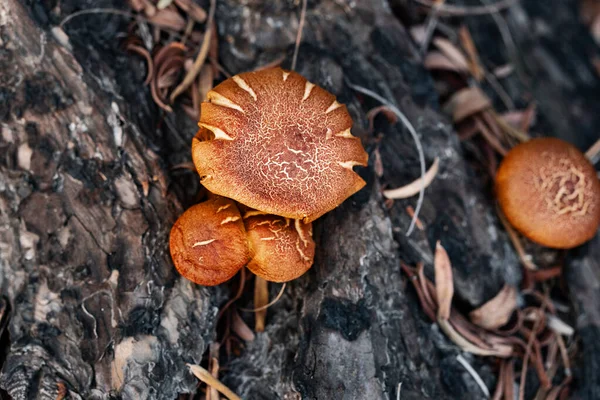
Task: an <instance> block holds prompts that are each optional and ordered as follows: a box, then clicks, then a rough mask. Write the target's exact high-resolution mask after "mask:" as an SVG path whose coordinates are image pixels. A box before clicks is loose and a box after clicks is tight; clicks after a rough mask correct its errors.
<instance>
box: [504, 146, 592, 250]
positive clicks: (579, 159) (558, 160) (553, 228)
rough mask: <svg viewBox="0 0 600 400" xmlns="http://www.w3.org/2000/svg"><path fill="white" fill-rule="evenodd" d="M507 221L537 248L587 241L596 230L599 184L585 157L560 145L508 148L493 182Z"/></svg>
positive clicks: (574, 149)
mask: <svg viewBox="0 0 600 400" xmlns="http://www.w3.org/2000/svg"><path fill="white" fill-rule="evenodd" d="M496 194H497V196H498V202H499V204H500V207H501V208H502V211H503V212H504V214H505V215H506V218H507V219H508V221H509V222H510V223H511V224H512V225H513V226H514V227H515V228H516V229H517V230H518V231H520V232H521V233H522V234H523V235H525V236H526V237H528V238H529V239H531V240H533V241H534V242H537V243H539V244H541V245H544V246H547V247H554V248H562V249H568V248H572V247H575V246H578V245H580V244H582V243H584V242H586V241H587V240H589V239H591V238H592V237H593V236H594V235H595V233H596V230H597V229H598V225H599V224H600V181H598V177H597V176H596V171H595V169H594V167H593V166H592V164H591V163H590V162H589V161H588V160H587V159H586V158H585V156H584V155H583V154H582V153H581V152H580V151H579V150H577V148H575V147H574V146H572V145H570V144H569V143H566V142H564V141H562V140H559V139H554V138H541V139H533V140H530V141H528V142H525V143H523V144H520V145H518V146H516V147H515V148H513V149H512V150H511V151H510V152H509V153H508V154H507V155H506V157H505V158H504V160H503V161H502V164H501V165H500V168H499V169H498V173H497V176H496Z"/></svg>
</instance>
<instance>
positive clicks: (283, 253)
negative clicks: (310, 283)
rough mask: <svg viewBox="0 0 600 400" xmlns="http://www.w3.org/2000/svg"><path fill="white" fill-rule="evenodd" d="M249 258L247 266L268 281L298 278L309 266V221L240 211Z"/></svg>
mask: <svg viewBox="0 0 600 400" xmlns="http://www.w3.org/2000/svg"><path fill="white" fill-rule="evenodd" d="M244 225H245V226H246V232H247V233H248V244H249V246H250V253H251V256H252V260H250V263H249V264H248V269H249V270H250V271H252V272H253V273H255V274H256V275H258V276H260V277H261V278H263V279H265V280H267V281H271V282H287V281H291V280H292V279H296V278H298V277H299V276H300V275H302V274H304V273H305V272H306V271H308V269H309V268H310V267H311V266H312V263H313V259H314V255H315V242H314V241H313V239H312V223H310V222H309V223H304V222H302V221H300V220H298V219H296V220H294V219H290V218H285V217H280V216H277V215H272V214H265V213H262V212H260V211H249V212H247V213H246V214H245V215H244Z"/></svg>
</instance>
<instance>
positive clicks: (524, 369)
mask: <svg viewBox="0 0 600 400" xmlns="http://www.w3.org/2000/svg"><path fill="white" fill-rule="evenodd" d="M545 308H546V304H545V303H542V307H541V308H539V309H538V313H539V314H540V315H541V316H543V315H544V312H545ZM540 315H538V318H537V319H536V320H535V322H534V323H533V328H532V329H531V333H530V334H529V339H528V341H527V347H526V348H525V355H524V356H523V366H522V367H521V368H522V369H521V381H520V382H521V383H520V385H519V400H524V399H525V378H526V376H527V363H528V361H529V357H530V355H531V348H532V347H533V342H534V340H535V336H536V335H537V330H538V328H539V325H540V321H542V317H540Z"/></svg>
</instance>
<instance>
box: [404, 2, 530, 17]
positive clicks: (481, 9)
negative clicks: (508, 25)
mask: <svg viewBox="0 0 600 400" xmlns="http://www.w3.org/2000/svg"><path fill="white" fill-rule="evenodd" d="M414 1H415V2H416V3H419V4H421V5H423V6H427V7H435V5H436V2H435V1H433V0H414ZM518 1H519V0H502V1H498V2H497V3H494V4H490V5H486V6H474V7H462V6H452V5H444V6H442V7H440V9H439V15H440V16H445V17H450V16H455V17H456V16H459V17H460V16H467V15H486V14H494V13H497V12H499V11H502V10H504V9H506V8H509V7H510V6H512V5H513V4H515V3H517V2H518Z"/></svg>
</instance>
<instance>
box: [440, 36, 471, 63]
mask: <svg viewBox="0 0 600 400" xmlns="http://www.w3.org/2000/svg"><path fill="white" fill-rule="evenodd" d="M433 44H434V45H435V46H436V47H437V48H438V49H439V50H440V51H441V52H442V53H444V55H446V57H448V59H449V60H450V61H452V62H453V63H454V64H456V66H457V68H460V69H461V70H463V71H469V62H468V61H467V58H466V57H465V55H464V54H463V52H462V51H461V50H460V49H459V48H458V47H456V46H455V45H454V43H452V42H451V41H449V40H448V39H444V38H441V37H437V38H435V39H433Z"/></svg>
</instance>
